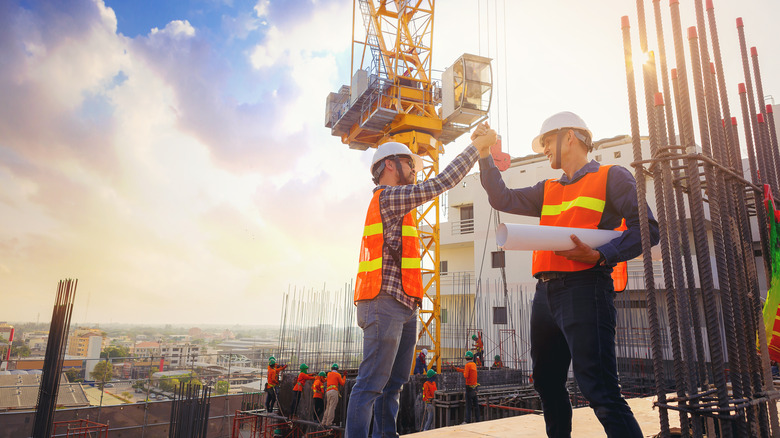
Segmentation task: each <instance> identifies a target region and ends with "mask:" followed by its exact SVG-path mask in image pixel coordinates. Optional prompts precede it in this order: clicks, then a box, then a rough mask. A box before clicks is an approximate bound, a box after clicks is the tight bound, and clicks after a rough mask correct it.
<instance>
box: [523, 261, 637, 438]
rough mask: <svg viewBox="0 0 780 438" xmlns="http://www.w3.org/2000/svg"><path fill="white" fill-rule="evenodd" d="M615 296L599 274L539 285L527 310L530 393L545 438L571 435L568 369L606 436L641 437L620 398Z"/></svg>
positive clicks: (605, 277)
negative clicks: (539, 410) (538, 403)
mask: <svg viewBox="0 0 780 438" xmlns="http://www.w3.org/2000/svg"><path fill="white" fill-rule="evenodd" d="M614 299H615V291H614V289H613V286H612V278H611V277H610V276H609V274H607V273H603V272H587V271H583V272H579V273H572V274H570V275H567V276H566V277H564V278H561V279H556V280H550V281H548V282H542V281H540V282H539V283H537V285H536V294H535V295H534V301H533V307H532V310H531V359H532V361H533V378H534V388H536V391H537V392H538V393H539V396H540V397H541V400H542V408H543V409H544V421H545V424H546V426H547V436H549V437H570V436H571V415H572V412H571V403H570V402H569V392H568V391H567V390H566V380H567V377H568V372H569V364H570V363H571V364H573V370H574V378H575V379H576V380H577V384H578V385H579V387H580V390H581V391H582V395H583V396H585V398H586V399H587V400H588V402H589V403H590V407H591V408H592V409H593V411H594V413H595V414H596V417H597V418H598V419H599V421H600V422H601V425H602V426H603V427H604V430H605V431H606V433H607V436H608V437H621V438H623V437H642V431H641V429H640V428H639V424H638V423H637V422H636V419H635V418H634V414H633V413H632V412H631V408H629V407H628V403H626V401H625V400H624V399H623V396H622V395H621V394H620V384H619V383H618V376H617V361H616V357H615V324H616V318H617V311H616V310H615V303H614Z"/></svg>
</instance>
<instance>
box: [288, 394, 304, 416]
mask: <svg viewBox="0 0 780 438" xmlns="http://www.w3.org/2000/svg"><path fill="white" fill-rule="evenodd" d="M293 393H294V394H293V399H292V404H291V405H290V413H289V414H287V416H288V417H292V416H294V415H295V411H297V410H298V403H299V402H300V401H301V394H303V391H293Z"/></svg>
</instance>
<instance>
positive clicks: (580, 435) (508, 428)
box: [404, 397, 680, 438]
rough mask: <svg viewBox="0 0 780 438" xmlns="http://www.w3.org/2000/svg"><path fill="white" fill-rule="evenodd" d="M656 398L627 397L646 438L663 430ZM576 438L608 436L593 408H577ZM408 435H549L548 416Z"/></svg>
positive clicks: (673, 420)
mask: <svg viewBox="0 0 780 438" xmlns="http://www.w3.org/2000/svg"><path fill="white" fill-rule="evenodd" d="M654 400H655V398H654V397H644V398H632V399H628V400H626V401H627V402H628V404H629V406H631V410H632V411H634V416H635V417H636V419H637V421H638V422H639V426H640V427H641V428H642V433H643V434H644V436H646V437H654V436H656V435H657V434H658V433H659V432H660V431H661V426H660V424H659V421H658V410H657V409H653V401H654ZM573 412H574V413H573V418H572V422H573V425H574V426H573V427H572V433H571V436H572V438H596V437H599V438H601V437H604V436H605V434H604V429H603V428H602V427H601V423H599V420H598V419H596V416H595V415H594V414H593V409H591V408H589V407H582V408H575V409H574V410H573ZM669 423H670V426H671V427H674V428H677V427H679V426H680V418H679V416H677V415H674V414H673V413H670V415H669ZM404 436H405V437H406V436H408V437H419V438H435V437H446V438H478V437H496V438H499V437H500V438H506V437H517V436H522V437H528V438H534V437H540V438H544V437H546V436H547V434H545V431H544V418H543V417H542V416H541V415H533V414H530V415H520V416H517V417H508V418H501V419H498V420H490V421H482V422H479V423H470V424H461V425H458V426H450V427H442V428H439V429H434V430H429V431H426V432H417V433H413V434H407V435H404Z"/></svg>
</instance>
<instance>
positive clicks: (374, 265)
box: [358, 257, 382, 273]
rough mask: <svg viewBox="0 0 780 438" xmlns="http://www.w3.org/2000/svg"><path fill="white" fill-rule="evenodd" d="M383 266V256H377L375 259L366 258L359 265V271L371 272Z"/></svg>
mask: <svg viewBox="0 0 780 438" xmlns="http://www.w3.org/2000/svg"><path fill="white" fill-rule="evenodd" d="M381 268H382V257H377V258H375V259H374V260H366V261H365V262H360V264H359V265H358V272H359V273H360V272H371V271H376V270H377V269H381Z"/></svg>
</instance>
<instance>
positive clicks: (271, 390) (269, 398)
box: [265, 356, 287, 413]
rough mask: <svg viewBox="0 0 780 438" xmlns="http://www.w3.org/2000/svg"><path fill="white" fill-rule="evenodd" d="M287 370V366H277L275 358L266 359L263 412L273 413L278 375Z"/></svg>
mask: <svg viewBox="0 0 780 438" xmlns="http://www.w3.org/2000/svg"><path fill="white" fill-rule="evenodd" d="M285 368H287V365H277V364H276V358H275V357H273V356H271V357H269V358H268V378H267V380H266V384H265V393H266V396H265V411H266V412H268V413H271V412H273V411H274V403H276V386H277V385H279V373H281V372H282V370H284V369H285Z"/></svg>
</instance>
